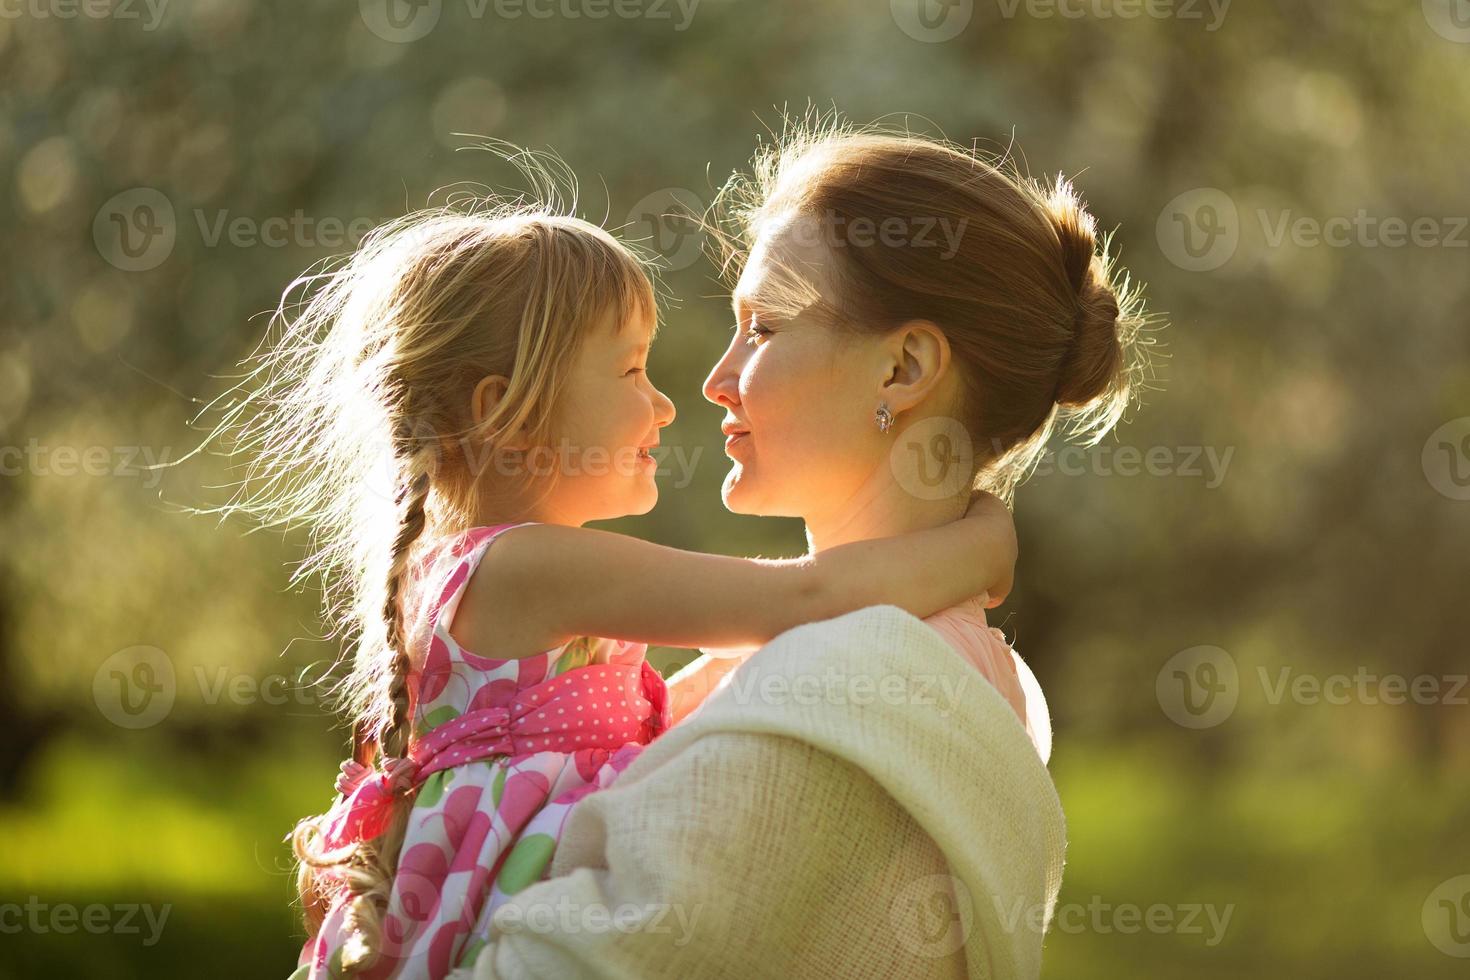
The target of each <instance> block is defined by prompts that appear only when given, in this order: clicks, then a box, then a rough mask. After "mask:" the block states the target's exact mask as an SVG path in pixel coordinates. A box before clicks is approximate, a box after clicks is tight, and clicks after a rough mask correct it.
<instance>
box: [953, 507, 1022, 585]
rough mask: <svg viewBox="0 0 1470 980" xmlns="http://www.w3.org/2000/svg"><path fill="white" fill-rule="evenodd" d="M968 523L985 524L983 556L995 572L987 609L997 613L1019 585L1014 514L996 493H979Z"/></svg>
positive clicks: (981, 558) (968, 515)
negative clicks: (998, 607)
mask: <svg viewBox="0 0 1470 980" xmlns="http://www.w3.org/2000/svg"><path fill="white" fill-rule="evenodd" d="M965 520H967V521H970V520H976V521H983V522H985V547H984V550H983V552H982V554H981V556H980V560H981V561H982V562H984V564H985V567H986V568H988V569H990V570H991V574H990V575H989V576H988V577H987V578H988V580H990V581H991V582H992V583H993V584H991V585H988V586H986V590H985V591H986V592H987V593H988V597H987V599H986V602H985V608H986V609H994V608H995V607H996V606H998V605H1000V604H1001V603H1003V602H1005V601H1006V597H1007V596H1009V595H1010V594H1011V586H1012V585H1014V584H1015V577H1016V556H1017V553H1018V546H1017V543H1016V523H1015V520H1014V519H1013V518H1012V517H1011V512H1010V509H1009V508H1008V507H1006V505H1005V504H1004V503H1002V502H1001V499H1000V498H999V497H997V496H996V495H995V494H993V493H986V492H985V491H984V490H976V491H975V492H974V493H972V494H970V507H969V509H968V510H966V511H965Z"/></svg>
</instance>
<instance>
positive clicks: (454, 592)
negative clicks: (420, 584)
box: [292, 524, 669, 980]
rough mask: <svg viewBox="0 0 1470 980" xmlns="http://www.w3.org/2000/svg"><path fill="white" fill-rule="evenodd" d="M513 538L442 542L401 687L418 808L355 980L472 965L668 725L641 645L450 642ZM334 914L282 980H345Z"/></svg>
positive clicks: (474, 536)
mask: <svg viewBox="0 0 1470 980" xmlns="http://www.w3.org/2000/svg"><path fill="white" fill-rule="evenodd" d="M519 526H522V525H518V524H504V525H497V526H494V527H480V528H474V529H472V530H470V531H467V532H465V533H464V534H463V535H460V536H459V537H457V538H454V539H451V540H450V541H449V542H448V543H447V547H448V548H449V549H450V551H449V556H450V560H451V561H452V560H453V559H454V558H456V557H457V558H459V560H458V561H457V562H455V563H454V564H453V566H452V570H451V571H450V572H449V573H448V574H447V576H446V577H444V578H443V579H442V586H440V588H439V592H438V595H437V599H436V600H435V602H434V604H433V605H432V606H431V607H430V608H429V611H428V616H429V621H430V623H431V624H432V632H431V633H430V637H429V648H428V651H427V655H426V657H425V659H424V662H423V667H422V669H421V670H419V671H416V672H415V673H414V674H413V675H412V676H411V677H410V688H411V690H413V691H414V692H415V698H414V702H415V704H416V707H415V709H414V727H413V736H412V739H411V743H410V750H409V759H410V762H409V763H407V764H406V765H407V766H408V769H409V771H410V776H409V777H408V778H409V779H410V780H411V782H412V783H413V784H414V785H417V786H418V795H417V797H416V799H415V802H414V806H413V809H412V811H411V813H410V816H409V823H408V829H407V833H406V836H405V838H404V842H403V847H402V849H401V851H400V852H399V863H398V870H397V873H396V876H395V878H394V882H393V887H392V893H391V895H390V896H389V900H388V908H387V913H386V917H385V922H384V929H383V943H382V953H381V955H380V957H379V960H378V962H377V963H376V964H375V965H374V967H373V968H372V969H371V970H368V971H367V972H365V973H362V974H360V976H362V977H365V978H370V980H382V978H390V977H391V978H394V980H410V978H412V980H421V978H434V980H437V978H442V977H444V976H445V975H446V974H448V973H449V972H450V971H451V970H454V969H457V968H460V967H469V966H471V965H473V963H474V960H475V957H476V956H477V955H478V954H479V952H480V950H481V949H482V948H483V947H484V945H485V942H486V937H487V936H488V935H489V926H490V917H491V915H492V914H493V913H494V911H495V910H496V909H497V908H498V907H499V906H500V905H501V904H503V903H504V902H505V901H506V899H507V898H508V897H509V896H511V895H514V894H515V893H516V892H518V891H520V890H521V889H522V888H525V887H526V886H527V885H530V884H532V883H534V882H536V881H539V880H541V879H542V878H544V877H545V876H546V872H547V869H548V868H549V867H550V865H551V858H552V855H553V854H554V853H555V850H556V845H557V842H558V841H559V840H560V838H561V832H562V826H563V824H564V823H565V821H566V818H567V814H568V812H569V811H570V809H571V807H572V805H573V804H574V803H575V802H576V801H577V800H579V799H581V798H582V797H583V796H585V795H587V794H588V793H591V792H593V791H595V790H597V789H601V788H603V787H605V786H607V785H609V784H610V783H611V782H612V781H613V780H614V779H615V778H616V777H617V775H618V773H620V772H622V771H623V769H625V768H626V767H627V765H628V764H629V763H630V762H632V761H633V759H634V758H635V757H636V756H637V755H638V753H639V752H640V751H641V750H642V748H643V746H644V745H646V744H647V743H648V742H649V741H650V740H652V739H653V738H654V737H655V736H656V735H658V734H659V733H661V732H662V731H663V730H665V729H666V728H667V727H668V725H669V705H668V697H667V692H666V689H665V687H664V682H663V679H662V678H661V677H660V676H659V674H658V672H657V671H655V670H654V669H653V668H652V666H650V665H649V663H648V662H647V660H646V659H645V655H646V653H647V648H646V647H645V646H644V645H643V644H641V643H626V642H622V641H616V640H606V639H596V638H588V637H581V638H578V639H575V640H572V641H571V642H569V643H567V644H564V645H563V646H560V647H556V648H554V649H551V650H546V651H543V652H542V653H538V654H535V655H533V656H530V657H524V658H521V659H518V660H497V659H492V658H488V657H481V656H477V655H475V654H474V653H471V652H470V651H468V650H465V649H464V648H462V647H461V646H460V645H459V644H458V643H456V642H455V641H454V638H453V637H451V636H450V635H449V623H450V622H452V621H453V617H454V613H455V610H456V609H457V608H458V606H459V602H460V599H461V597H462V596H463V594H464V591H465V586H466V583H467V582H468V581H469V578H470V575H471V574H472V573H473V572H474V570H475V568H476V567H477V566H478V565H479V563H480V561H481V560H482V559H483V558H484V556H485V552H486V550H487V549H488V548H489V547H490V544H491V543H492V542H493V541H494V540H495V538H496V537H497V536H499V535H500V534H501V533H502V532H504V531H506V530H508V529H510V528H513V527H519ZM339 785H340V784H339ZM349 788H351V787H350V786H349ZM345 792H346V790H344V793H345ZM344 802H345V801H344ZM340 806H341V804H339V807H340ZM344 912H345V906H344V905H343V903H341V902H337V903H335V904H333V905H332V907H331V909H330V911H329V912H328V914H327V917H326V919H325V920H324V921H323V923H322V928H321V929H320V930H319V931H318V933H317V935H316V936H315V937H313V938H312V939H310V940H308V941H307V943H306V945H305V946H304V947H303V948H302V951H301V956H300V958H299V961H298V968H297V971H296V972H295V973H293V974H292V978H293V980H296V978H303V980H322V978H329V977H338V976H340V975H341V954H342V945H343V943H345V941H346V939H347V933H346V931H345V930H344V928H343V915H344Z"/></svg>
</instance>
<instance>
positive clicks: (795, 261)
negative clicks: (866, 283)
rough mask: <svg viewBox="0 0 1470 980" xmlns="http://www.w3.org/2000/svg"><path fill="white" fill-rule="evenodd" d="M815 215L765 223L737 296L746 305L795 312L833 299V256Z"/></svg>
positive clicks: (738, 302)
mask: <svg viewBox="0 0 1470 980" xmlns="http://www.w3.org/2000/svg"><path fill="white" fill-rule="evenodd" d="M819 224H820V222H817V221H816V219H814V218H810V217H808V216H804V215H797V214H788V215H785V216H782V217H780V218H776V219H771V220H769V221H767V222H763V223H762V225H761V230H760V233H759V234H758V236H757V237H756V241H755V245H754V247H753V248H752V249H751V252H750V259H749V261H747V262H746V263H745V268H744V269H742V270H741V273H740V281H739V282H738V283H737V284H736V287H735V292H734V295H733V296H732V300H733V302H734V304H735V308H736V311H737V312H739V311H740V310H741V309H742V308H749V309H755V310H766V311H771V312H777V313H782V314H785V315H795V314H796V313H798V312H800V311H801V310H804V309H807V308H808V307H810V306H812V305H813V304H814V303H817V302H821V301H822V300H827V301H829V302H830V301H831V300H833V299H834V298H835V297H833V296H832V295H831V287H830V282H831V256H830V253H829V252H828V250H827V246H826V245H825V243H823V241H822V239H821V237H820V235H819V234H813V233H812V232H813V231H814V230H815V227H816V225H819Z"/></svg>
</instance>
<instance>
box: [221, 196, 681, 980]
mask: <svg viewBox="0 0 1470 980" xmlns="http://www.w3.org/2000/svg"><path fill="white" fill-rule="evenodd" d="M298 289H300V290H301V291H302V294H303V298H302V299H301V300H299V301H293V299H292V297H293V294H295V293H296V292H297V290H298ZM288 310H290V312H288ZM609 313H612V314H613V315H614V317H615V319H616V323H617V325H618V329H621V327H622V325H623V324H625V323H627V322H629V321H630V320H635V319H637V318H641V317H647V318H653V317H654V315H655V293H654V287H653V284H652V282H651V280H650V277H649V274H648V271H647V269H646V267H645V265H644V264H643V262H642V261H641V260H640V259H639V257H638V256H637V255H635V254H634V253H633V252H631V251H630V250H629V249H628V248H626V247H625V246H624V245H622V244H621V243H620V242H618V241H617V240H616V239H615V238H614V237H613V236H612V235H610V234H608V233H607V232H606V231H604V230H603V229H601V228H599V227H597V226H596V225H593V224H590V223H588V222H586V221H582V220H580V219H577V218H574V217H569V216H566V215H564V214H560V213H555V211H554V210H553V209H551V208H547V207H533V206H526V205H524V204H507V203H498V204H497V203H491V202H488V201H485V200H483V199H478V200H476V201H475V202H474V205H473V206H472V207H470V208H468V209H466V208H464V207H463V206H461V207H444V208H435V209H429V210H424V211H420V212H416V213H413V214H410V215H407V216H406V217H403V218H399V219H397V220H394V221H391V222H388V223H387V224H385V225H383V226H381V227H379V228H377V229H375V230H374V231H373V232H372V233H371V234H369V235H368V236H367V237H366V238H365V239H364V241H363V242H362V244H361V245H360V247H359V248H358V249H357V250H356V251H355V253H353V254H352V255H351V256H350V257H349V258H347V260H346V261H345V262H338V263H337V264H336V266H335V267H331V268H328V269H326V270H325V271H321V272H318V273H315V274H308V275H304V276H302V277H300V278H298V279H297V280H296V281H295V282H293V283H292V284H291V286H290V287H288V288H287V290H286V292H285V294H284V296H283V297H282V300H281V303H280V305H279V306H278V307H277V309H276V314H275V316H274V317H273V318H272V327H273V328H276V327H279V336H277V337H275V339H274V341H273V342H271V343H270V344H269V347H268V349H266V350H265V351H264V352H263V353H262V352H261V351H260V350H259V349H257V351H256V352H255V353H253V354H252V355H251V356H250V357H249V358H247V359H246V361H245V362H244V363H245V364H250V365H252V367H251V369H250V370H249V371H248V372H247V374H246V375H245V376H244V380H243V381H242V382H241V383H240V385H237V386H236V388H235V389H234V390H233V391H232V392H231V394H235V393H237V392H239V393H242V397H238V398H236V399H234V400H233V401H232V402H230V403H229V405H228V406H227V408H226V410H225V418H224V421H223V422H221V423H220V425H219V426H218V427H217V428H216V429H215V430H214V432H213V433H212V435H211V438H212V437H213V436H216V435H224V436H226V437H228V438H230V439H231V440H232V441H233V443H234V446H233V448H232V449H231V453H232V454H234V453H244V454H246V455H247V456H249V457H250V468H249V473H248V475H247V476H246V478H245V479H244V481H242V482H241V483H240V484H238V485H237V486H238V488H239V489H238V492H237V496H236V499H235V500H234V501H232V502H231V504H229V505H227V506H226V507H223V508H217V509H216V511H214V512H226V513H233V512H242V513H245V514H247V515H248V516H250V517H252V518H255V519H257V520H259V521H260V522H261V524H262V525H264V526H271V527H281V528H291V527H296V526H301V525H305V526H307V527H308V528H309V530H310V537H311V548H310V551H309V556H308V557H307V558H306V559H305V560H304V561H303V562H302V563H301V565H300V566H298V568H297V569H296V571H295V573H294V575H293V577H292V584H293V585H294V584H295V583H296V582H297V581H299V580H300V579H302V578H303V577H306V576H311V575H318V576H320V578H321V582H322V584H323V587H324V599H325V610H326V613H327V617H328V619H329V620H330V621H331V625H332V627H333V629H334V631H335V635H340V636H342V637H344V640H345V641H346V642H345V644H344V648H346V647H347V646H350V645H352V643H353V642H354V641H355V646H356V652H355V655H354V656H353V658H352V663H351V668H350V671H349V672H348V673H347V674H346V676H344V677H342V678H340V680H339V681H338V682H337V683H336V684H335V685H334V686H333V687H332V689H331V693H332V694H333V695H334V701H335V703H336V706H337V707H338V708H339V709H340V710H342V711H343V712H344V713H345V714H346V715H347V716H348V717H350V718H351V719H352V720H353V732H354V739H353V741H354V749H353V754H354V758H355V759H356V760H357V761H358V762H359V763H362V764H364V765H372V764H373V762H374V755H375V754H376V755H377V756H379V757H380V758H382V759H384V760H387V759H394V758H400V757H402V756H403V755H404V754H405V753H406V752H407V749H408V745H409V737H410V731H409V726H410V723H411V715H410V712H411V710H412V706H411V704H410V687H409V683H408V681H409V671H410V655H409V651H410V648H411V646H412V644H411V642H410V637H409V633H410V630H409V627H408V611H407V610H406V609H405V606H406V605H407V604H408V603H407V602H406V600H407V599H408V598H409V596H408V595H407V593H408V592H409V589H408V585H409V579H410V572H411V571H412V569H413V567H414V564H415V560H416V558H418V557H419V556H420V555H421V554H422V552H423V551H424V550H425V549H426V546H427V545H428V544H429V543H432V541H433V540H434V539H435V538H437V537H440V536H442V535H445V534H449V533H452V532H454V531H456V530H462V529H464V528H467V527H470V526H473V524H474V523H475V515H476V510H477V501H478V499H479V495H480V492H481V489H482V484H481V478H482V477H483V476H484V473H485V466H484V462H485V459H486V458H487V455H488V454H490V453H494V452H498V451H499V450H498V447H499V446H500V445H501V444H502V443H503V442H504V441H505V440H506V439H507V438H508V437H510V436H511V435H512V434H518V435H519V437H520V438H522V439H527V440H528V441H529V444H530V445H532V446H545V445H548V444H549V443H550V440H551V427H552V425H553V421H554V410H555V408H556V405H557V404H558V401H559V396H560V395H561V393H562V391H563V390H564V389H565V387H566V385H567V377H568V370H569V367H570V365H571V363H572V361H573V360H574V358H575V357H576V354H577V351H578V349H579V347H580V345H581V343H582V341H583V339H584V338H585V337H586V336H587V334H588V331H589V330H591V329H592V327H593V325H594V324H598V323H601V322H604V318H605V317H606V316H607V315H608V314H609ZM267 341H271V337H270V336H269V334H268V336H267ZM497 374H498V375H503V376H505V377H506V378H507V379H508V381H509V383H508V387H507V390H506V391H505V393H504V395H503V396H502V397H501V398H500V400H499V401H498V402H497V404H496V405H495V407H494V409H493V410H492V411H491V412H490V413H489V414H488V416H487V417H485V418H483V419H482V420H481V421H480V422H479V423H476V422H475V421H474V417H473V413H472V409H471V397H472V392H473V391H474V390H475V387H476V385H477V383H478V382H479V381H480V380H481V379H482V378H485V377H487V376H490V375H497ZM426 532H427V533H426ZM410 806H411V801H409V800H404V801H401V802H400V804H399V807H398V811H397V816H396V819H395V820H394V821H392V823H391V825H390V827H389V829H388V830H387V831H385V832H384V833H383V834H381V835H380V836H379V837H377V838H376V839H374V840H369V841H364V842H362V843H360V844H350V845H347V846H345V847H342V848H339V849H337V850H328V849H326V848H325V847H324V845H323V844H322V838H323V835H322V819H323V818H322V817H320V816H318V817H311V818H307V819H304V820H302V821H301V822H300V823H299V824H298V825H297V826H296V828H295V830H294V831H293V832H292V834H291V835H290V839H291V841H292V847H293V850H294V852H295V854H296V857H297V859H298V861H299V871H298V876H297V884H298V889H299V892H300V897H301V901H302V906H303V917H304V921H305V925H306V929H307V932H308V935H315V933H316V931H317V930H318V928H319V927H320V925H321V921H322V918H323V916H324V915H325V912H326V909H327V907H328V906H329V905H330V902H331V900H332V898H333V897H334V895H335V894H338V892H337V889H340V888H341V887H343V886H344V885H345V887H346V888H347V889H348V891H349V892H350V894H351V896H352V898H351V901H350V906H349V909H348V913H347V915H348V920H349V921H348V924H349V928H351V929H352V930H353V932H354V934H355V936H354V939H353V941H351V942H349V944H348V946H347V948H346V950H345V952H344V956H343V963H342V966H343V968H344V969H347V970H356V969H364V968H366V967H368V966H370V965H371V964H372V963H373V962H374V961H375V960H376V958H377V954H378V951H379V949H380V948H381V946H382V943H383V937H382V929H381V923H382V911H383V909H384V907H385V906H386V902H387V899H388V896H389V893H390V890H391V886H392V881H393V874H394V870H395V868H396V865H397V856H398V854H397V852H398V850H399V847H400V845H401V843H402V838H403V833H404V829H405V825H406V820H407V812H408V809H409V807H410Z"/></svg>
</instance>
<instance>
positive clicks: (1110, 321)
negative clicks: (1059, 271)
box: [1047, 177, 1123, 408]
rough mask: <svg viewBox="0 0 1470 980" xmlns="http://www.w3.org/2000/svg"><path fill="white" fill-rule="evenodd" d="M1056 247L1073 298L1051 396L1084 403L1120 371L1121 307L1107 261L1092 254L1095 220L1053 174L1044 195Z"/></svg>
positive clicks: (1113, 382)
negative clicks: (1064, 348)
mask: <svg viewBox="0 0 1470 980" xmlns="http://www.w3.org/2000/svg"><path fill="white" fill-rule="evenodd" d="M1047 209H1048V211H1049V213H1050V216H1051V219H1052V226H1053V228H1054V229H1055V231H1056V234H1057V239H1058V242H1059V244H1060V245H1061V249H1062V267H1063V269H1064V270H1065V272H1066V275H1067V281H1068V283H1069V284H1070V285H1071V287H1072V291H1073V293H1074V295H1075V296H1076V298H1077V307H1076V313H1075V316H1074V317H1073V320H1072V323H1071V328H1072V342H1071V344H1070V345H1069V346H1068V348H1067V353H1066V355H1065V356H1064V357H1063V359H1062V363H1061V369H1060V377H1059V378H1058V380H1057V390H1056V401H1057V402H1058V403H1060V404H1062V405H1065V406H1068V407H1077V408H1080V407H1084V406H1090V405H1091V404H1092V403H1094V402H1096V401H1098V400H1099V399H1101V398H1103V396H1105V395H1108V394H1110V393H1112V392H1113V391H1114V389H1115V388H1116V387H1117V385H1118V384H1119V380H1120V375H1121V374H1122V372H1123V345H1122V342H1121V338H1120V336H1119V329H1118V327H1119V323H1118V321H1119V317H1120V315H1121V307H1120V304H1119V302H1118V294H1117V292H1116V291H1115V290H1114V289H1113V286H1112V284H1111V283H1110V282H1109V281H1108V268H1107V263H1106V262H1105V261H1104V260H1103V258H1102V256H1100V255H1098V254H1097V223H1096V221H1095V220H1094V219H1093V217H1092V215H1091V214H1089V213H1088V211H1087V209H1086V208H1085V207H1084V206H1083V204H1082V201H1081V199H1079V198H1078V196H1077V192H1076V191H1075V190H1074V189H1073V187H1072V185H1071V184H1070V183H1069V182H1068V181H1067V180H1066V179H1065V178H1060V177H1059V178H1057V182H1056V186H1055V187H1054V188H1053V189H1052V192H1051V194H1050V196H1049V199H1048V200H1047Z"/></svg>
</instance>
